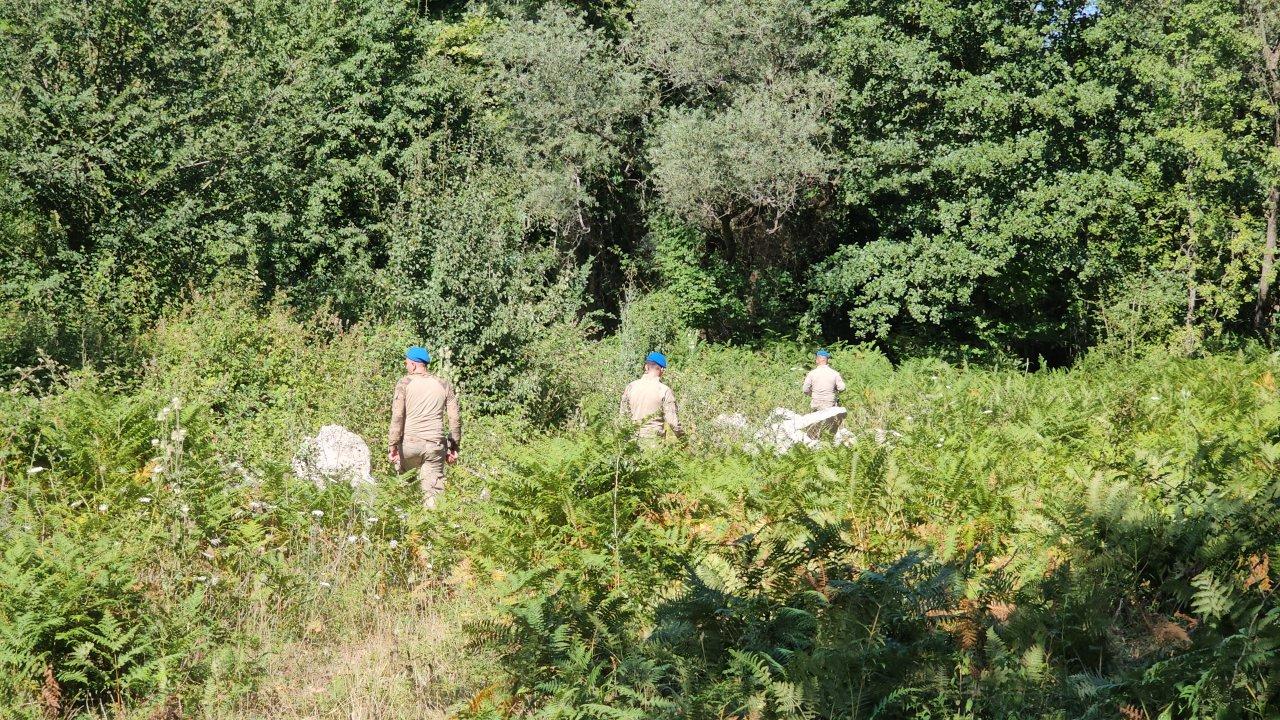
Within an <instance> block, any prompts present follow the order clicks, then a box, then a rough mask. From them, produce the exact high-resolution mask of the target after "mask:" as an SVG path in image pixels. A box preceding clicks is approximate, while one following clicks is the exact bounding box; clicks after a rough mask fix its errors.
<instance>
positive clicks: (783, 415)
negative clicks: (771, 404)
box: [712, 407, 855, 455]
mask: <svg viewBox="0 0 1280 720" xmlns="http://www.w3.org/2000/svg"><path fill="white" fill-rule="evenodd" d="M847 413H848V411H847V410H845V409H844V408H842V407H835V408H829V409H827V410H818V411H815V412H811V413H807V414H804V415H801V414H800V413H796V412H792V411H791V410H788V409H786V408H781V407H780V408H774V409H773V412H772V413H770V414H769V417H768V418H766V419H765V421H764V423H762V424H761V425H760V426H759V429H758V430H756V432H755V433H754V434H753V435H752V436H751V442H749V443H747V446H746V450H747V451H749V452H759V451H760V450H761V449H764V448H771V449H772V450H773V451H774V452H775V453H777V454H779V455H781V454H783V453H786V452H787V451H789V450H790V449H791V448H793V447H795V446H796V445H802V446H804V447H807V448H811V449H812V448H817V447H819V446H821V445H822V441H820V440H817V439H815V438H812V437H809V429H810V428H811V427H812V426H814V425H817V424H818V423H821V422H824V421H827V420H830V419H832V418H843V417H844V416H845V415H846V414H847ZM712 422H713V424H715V425H716V426H717V427H722V428H725V429H727V430H749V429H750V426H751V422H750V420H748V419H747V417H746V416H744V415H741V414H738V413H734V414H731V415H720V416H718V417H716V418H715V420H714V421H712ZM854 441H855V436H854V434H853V433H851V432H849V431H848V430H847V429H845V428H843V427H842V428H840V430H839V431H837V432H836V434H835V436H834V437H833V438H832V440H831V442H832V443H833V444H835V445H852V444H853V443H854Z"/></svg>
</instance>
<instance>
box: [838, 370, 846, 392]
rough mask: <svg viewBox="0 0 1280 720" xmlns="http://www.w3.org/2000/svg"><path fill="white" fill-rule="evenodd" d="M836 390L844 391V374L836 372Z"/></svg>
mask: <svg viewBox="0 0 1280 720" xmlns="http://www.w3.org/2000/svg"><path fill="white" fill-rule="evenodd" d="M836 392H844V376H843V375H841V374H840V373H838V372H837V373H836Z"/></svg>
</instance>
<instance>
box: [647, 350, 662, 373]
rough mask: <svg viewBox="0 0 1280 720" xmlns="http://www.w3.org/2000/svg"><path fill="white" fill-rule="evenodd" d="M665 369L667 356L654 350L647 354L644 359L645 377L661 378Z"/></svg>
mask: <svg viewBox="0 0 1280 720" xmlns="http://www.w3.org/2000/svg"><path fill="white" fill-rule="evenodd" d="M666 369H667V356H666V355H663V354H662V353H660V352H657V351H656V350H655V351H654V352H651V353H649V354H648V355H646V356H645V358H644V371H645V374H647V375H657V376H658V377H662V373H663V372H664V371H665V370H666Z"/></svg>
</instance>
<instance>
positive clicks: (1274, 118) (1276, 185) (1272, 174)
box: [1243, 0, 1280, 330]
mask: <svg viewBox="0 0 1280 720" xmlns="http://www.w3.org/2000/svg"><path fill="white" fill-rule="evenodd" d="M1243 9H1244V16H1245V20H1246V23H1247V24H1248V25H1250V26H1252V30H1253V32H1254V35H1255V37H1256V38H1257V43H1258V54H1257V63H1256V65H1255V67H1254V72H1253V77H1254V79H1255V81H1256V82H1257V83H1258V84H1259V85H1260V86H1261V87H1262V91H1263V95H1264V97H1265V99H1266V105H1267V106H1268V108H1269V111H1270V115H1271V154H1270V160H1269V162H1268V163H1267V166H1266V169H1265V175H1266V178H1267V180H1266V185H1267V189H1266V200H1265V202H1266V208H1265V210H1264V213H1265V216H1266V231H1265V232H1266V239H1265V240H1264V241H1263V248H1262V270H1261V272H1260V273H1259V275H1258V300H1257V302H1256V303H1255V304H1254V310H1253V326H1254V329H1256V330H1262V329H1263V328H1264V327H1266V326H1267V325H1269V324H1270V322H1271V315H1272V313H1273V312H1274V310H1275V300H1274V299H1273V298H1272V297H1271V281H1272V275H1273V274H1274V272H1275V257H1276V232H1277V228H1276V225H1277V215H1280V5H1277V4H1276V3H1274V2H1268V1H1267V0H1245V2H1244V3H1243Z"/></svg>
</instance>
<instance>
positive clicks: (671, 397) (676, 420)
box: [662, 390, 684, 435]
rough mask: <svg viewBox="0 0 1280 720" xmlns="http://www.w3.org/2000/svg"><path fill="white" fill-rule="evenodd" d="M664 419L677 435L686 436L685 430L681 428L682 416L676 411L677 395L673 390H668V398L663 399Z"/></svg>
mask: <svg viewBox="0 0 1280 720" xmlns="http://www.w3.org/2000/svg"><path fill="white" fill-rule="evenodd" d="M662 419H663V420H665V421H666V423H667V424H668V425H670V426H671V431H672V432H674V433H675V434H676V435H683V434H684V428H681V427H680V415H679V413H678V412H677V411H676V394H675V393H674V392H672V391H671V390H667V394H666V397H664V398H662Z"/></svg>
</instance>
